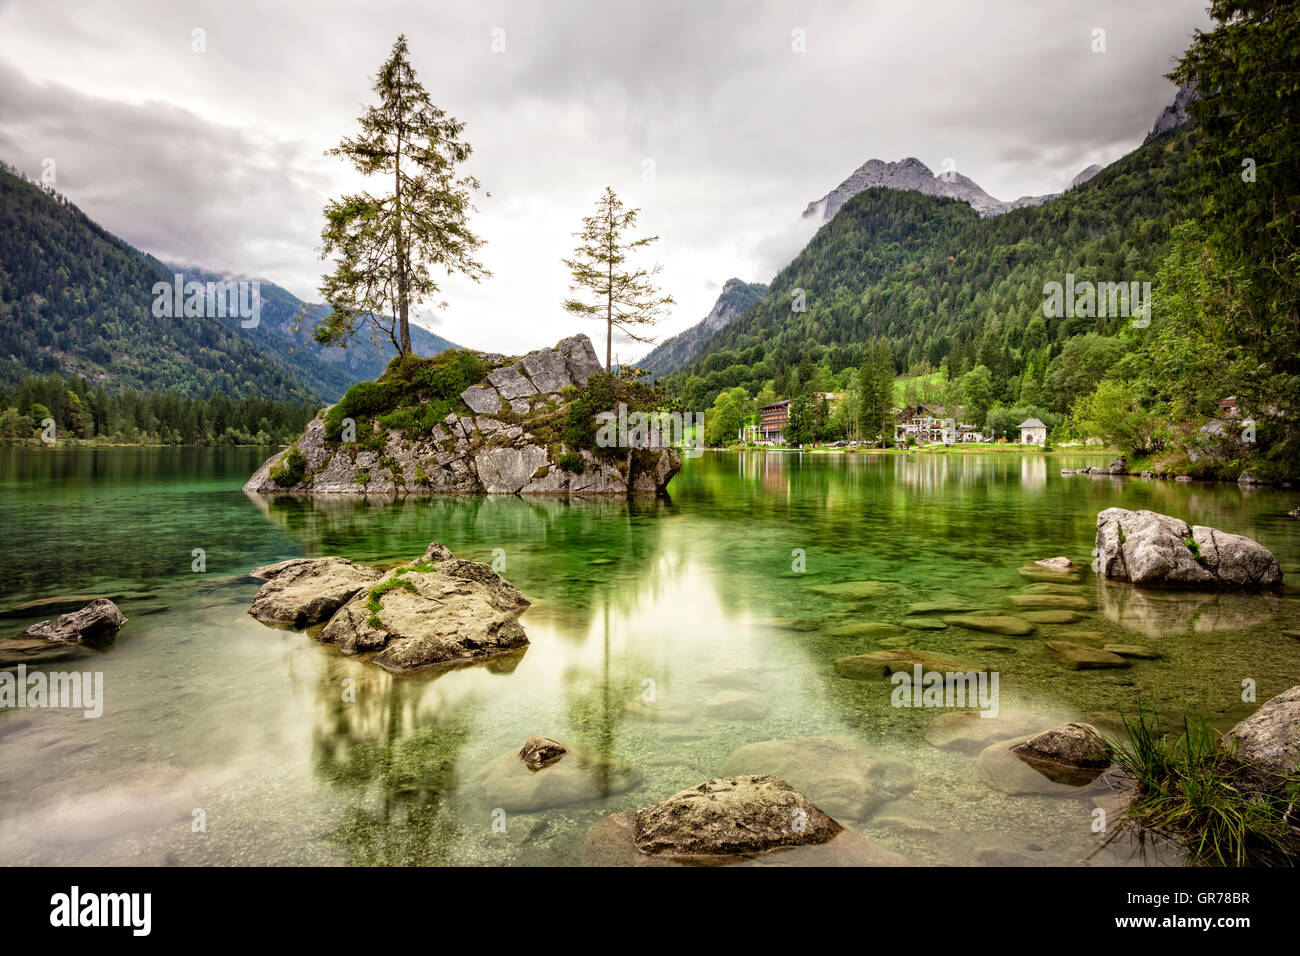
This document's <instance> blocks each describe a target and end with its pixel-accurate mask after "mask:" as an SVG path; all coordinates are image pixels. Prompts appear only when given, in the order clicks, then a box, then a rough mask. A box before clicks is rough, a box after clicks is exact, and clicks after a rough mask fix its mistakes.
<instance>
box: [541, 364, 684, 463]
mask: <svg viewBox="0 0 1300 956" xmlns="http://www.w3.org/2000/svg"><path fill="white" fill-rule="evenodd" d="M562 394H563V395H564V397H565V398H566V399H569V404H568V405H567V406H566V407H564V408H563V409H556V410H555V411H553V412H551V413H550V414H549V416H544V418H543V422H542V423H541V424H539V426H538V427H533V426H532V425H531V424H530V426H529V431H531V432H532V433H533V434H534V435H535V436H537V437H538V438H539V439H541V440H542V441H548V440H549V439H550V438H551V437H552V434H551V433H547V434H545V435H544V434H543V432H544V431H546V429H547V426H549V427H550V429H552V430H553V437H554V438H555V439H558V440H559V441H561V442H563V443H564V444H566V445H568V446H569V447H570V448H574V449H579V450H586V451H590V452H592V453H594V454H596V455H599V456H601V457H606V458H615V457H620V456H626V451H627V450H626V449H621V448H617V447H611V448H601V447H599V446H598V445H597V444H596V434H597V431H598V426H597V425H596V415H597V414H598V413H599V412H606V411H612V410H615V409H617V408H618V405H619V403H623V404H626V405H627V408H628V412H629V413H630V412H647V413H649V412H656V411H661V410H662V409H663V407H664V404H665V399H664V396H663V394H662V393H661V392H660V391H659V390H658V389H656V388H652V387H651V386H648V385H643V384H642V383H640V382H638V381H636V380H634V379H630V378H623V377H620V376H617V375H611V374H609V373H608V372H599V373H597V374H595V375H593V376H592V377H591V378H589V379H587V383H586V384H585V385H581V386H576V387H573V388H572V391H570V390H569V389H568V388H566V389H564V390H563V392H562ZM539 429H541V430H540V431H539Z"/></svg>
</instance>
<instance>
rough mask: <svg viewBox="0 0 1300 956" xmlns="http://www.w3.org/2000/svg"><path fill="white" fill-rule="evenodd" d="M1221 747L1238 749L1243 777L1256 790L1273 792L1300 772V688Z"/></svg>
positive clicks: (1269, 703) (1259, 712)
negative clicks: (1289, 777)
mask: <svg viewBox="0 0 1300 956" xmlns="http://www.w3.org/2000/svg"><path fill="white" fill-rule="evenodd" d="M1221 746H1224V747H1227V748H1230V749H1231V748H1234V747H1235V755H1236V759H1237V760H1238V761H1240V762H1241V764H1242V771H1241V774H1240V776H1241V778H1242V780H1243V781H1244V782H1245V783H1246V784H1247V785H1248V786H1250V787H1251V788H1252V789H1257V790H1273V789H1276V788H1278V787H1279V786H1280V785H1281V784H1282V782H1283V778H1284V777H1287V776H1294V775H1295V774H1297V773H1300V685H1297V686H1295V687H1292V688H1291V689H1290V690H1288V691H1283V692H1282V693H1281V694H1278V695H1277V696H1276V697H1273V698H1270V699H1269V700H1268V701H1266V702H1265V703H1264V705H1263V706H1261V707H1260V708H1259V710H1257V711H1255V712H1254V713H1253V714H1251V715H1250V716H1249V717H1247V718H1246V719H1245V720H1243V721H1241V722H1240V723H1239V724H1237V725H1236V726H1235V727H1233V728H1232V729H1231V730H1230V731H1228V732H1227V733H1226V734H1225V735H1224V737H1223V740H1222V741H1221Z"/></svg>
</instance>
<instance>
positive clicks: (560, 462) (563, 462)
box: [555, 451, 583, 474]
mask: <svg viewBox="0 0 1300 956" xmlns="http://www.w3.org/2000/svg"><path fill="white" fill-rule="evenodd" d="M555 465H556V467H557V468H559V469H560V471H567V472H569V473H570V474H577V473H578V472H580V471H582V468H583V460H582V456H581V455H580V454H578V453H577V452H576V451H570V452H565V453H564V454H563V455H560V456H558V457H557V458H556V459H555Z"/></svg>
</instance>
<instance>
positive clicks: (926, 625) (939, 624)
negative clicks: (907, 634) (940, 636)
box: [898, 617, 948, 631]
mask: <svg viewBox="0 0 1300 956" xmlns="http://www.w3.org/2000/svg"><path fill="white" fill-rule="evenodd" d="M898 623H899V624H900V625H902V626H903V627H906V628H910V629H912V630H914V631H946V630H947V629H948V625H947V624H945V623H943V621H936V620H935V619H934V618H932V617H905V618H903V619H902V620H901V621H899V622H898Z"/></svg>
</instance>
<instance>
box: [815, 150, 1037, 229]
mask: <svg viewBox="0 0 1300 956" xmlns="http://www.w3.org/2000/svg"><path fill="white" fill-rule="evenodd" d="M873 186H883V187H885V188H886V189H907V190H912V191H914V192H919V193H924V194H925V195H927V196H946V197H948V198H951V199H960V200H961V201H962V202H965V203H967V204H969V205H970V206H971V207H972V208H974V209H975V211H976V212H978V213H979V214H980V215H981V216H996V215H998V214H999V213H1004V212H1008V211H1010V210H1012V209H1018V208H1020V207H1021V206H1036V205H1038V204H1039V203H1041V202H1046V201H1047V200H1048V199H1051V198H1053V196H1054V195H1055V194H1051V195H1047V196H1022V197H1021V198H1020V199H1017V200H1016V201H1015V202H1002V201H1001V200H999V199H995V198H993V197H992V196H990V195H989V194H988V193H987V192H985V191H984V190H983V188H981V187H980V185H979V183H977V182H975V181H974V180H973V179H971V178H970V177H969V176H964V175H962V174H961V173H959V172H957V171H956V170H945V171H944V172H942V173H939V174H938V175H935V174H934V173H933V172H932V171H931V170H930V167H929V166H927V165H926V164H925V163H923V162H921V161H920V160H919V159H917V158H916V157H915V156H906V157H904V158H903V159H900V160H899V161H898V162H896V163H887V162H885V161H884V160H880V159H869V160H867V161H866V162H865V163H863V164H862V165H861V166H859V167H858V168H857V169H856V170H854V171H853V174H852V175H851V176H849V178H848V179H846V180H844V182H842V183H840V184H839V185H838V186H836V187H835V188H834V189H832V190H831V191H830V192H829V193H827V194H826V195H825V196H823V197H822V198H821V199H818V200H816V201H815V202H810V203H809V204H808V205H807V206H806V207H805V208H804V211H803V215H804V218H805V219H807V218H811V217H816V216H820V217H821V219H822V221H823V222H829V221H830V220H831V219H832V218H834V216H835V214H836V213H837V212H839V211H840V207H841V206H843V205H844V204H845V203H846V202H848V201H849V200H850V199H852V198H853V197H854V196H856V195H857V194H858V193H860V192H862V191H863V190H864V189H870V188H872V187H873Z"/></svg>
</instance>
